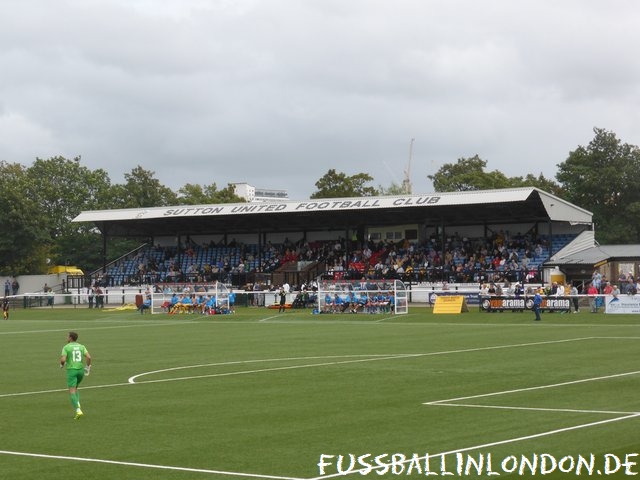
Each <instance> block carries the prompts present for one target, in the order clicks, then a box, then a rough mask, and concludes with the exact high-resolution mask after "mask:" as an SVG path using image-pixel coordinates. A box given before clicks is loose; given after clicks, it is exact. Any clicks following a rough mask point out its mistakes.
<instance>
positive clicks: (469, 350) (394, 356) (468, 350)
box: [128, 337, 591, 401]
mask: <svg viewBox="0 0 640 480" xmlns="http://www.w3.org/2000/svg"><path fill="white" fill-rule="evenodd" d="M589 339H591V337H584V338H570V339H564V340H549V341H544V342H531V343H517V344H510V345H494V346H491V347H477V348H465V349H462V350H445V351H441V352H429V353H407V354H389V355H388V356H382V357H379V358H366V359H360V360H348V361H344V362H323V363H314V364H308V365H292V366H285V367H277V368H264V369H255V370H244V371H240V372H227V373H215V374H210V375H194V376H189V377H179V378H167V379H158V380H147V381H144V382H140V383H139V384H142V383H160V382H174V381H176V380H192V379H196V378H214V377H226V376H231V375H245V374H250V373H260V372H271V371H278V370H293V369H297V368H311V367H323V366H330V365H344V364H349V363H362V362H369V361H376V360H394V359H399V358H417V357H430V356H436V355H449V354H453V353H473V352H481V351H487V350H499V349H503V348H517V347H529V346H537V345H549V344H554V343H567V342H574V341H581V340H589ZM319 358H327V357H319ZM198 366H199V365H196V366H194V367H198ZM180 368H182V369H184V368H189V367H175V369H180ZM167 370H170V369H167ZM148 373H155V372H145V373H142V374H138V375H134V376H133V377H130V378H129V380H128V382H129V383H134V382H132V379H134V380H135V378H137V377H139V376H140V375H145V374H148ZM444 401H446V400H444Z"/></svg>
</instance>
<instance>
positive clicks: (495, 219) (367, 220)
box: [73, 187, 592, 237]
mask: <svg viewBox="0 0 640 480" xmlns="http://www.w3.org/2000/svg"><path fill="white" fill-rule="evenodd" d="M73 221H74V222H91V223H93V224H95V225H96V227H97V228H98V229H99V230H100V231H101V232H102V233H103V234H106V235H109V236H148V237H153V236H162V235H198V234H214V233H215V234H220V233H223V234H240V233H258V232H278V231H283V232H290V231H323V230H346V229H353V228H356V227H358V226H386V225H406V224H420V225H444V226H463V225H485V224H487V225H503V224H504V225H507V224H514V223H528V222H547V221H551V222H570V223H572V224H585V225H591V223H592V214H591V212H589V211H587V210H584V209H582V208H580V207H577V206H575V205H573V204H571V203H569V202H566V201H564V200H562V199H560V198H558V197H556V196H554V195H551V194H549V193H547V192H544V191H542V190H539V189H537V188H530V187H527V188H512V189H501V190H476V191H466V192H449V193H432V194H422V195H399V196H385V197H357V198H330V199H315V200H304V201H286V202H265V203H234V204H216V205H181V206H169V207H153V208H131V209H119V210H94V211H85V212H82V213H80V215H78V216H77V217H76V218H75V219H74V220H73Z"/></svg>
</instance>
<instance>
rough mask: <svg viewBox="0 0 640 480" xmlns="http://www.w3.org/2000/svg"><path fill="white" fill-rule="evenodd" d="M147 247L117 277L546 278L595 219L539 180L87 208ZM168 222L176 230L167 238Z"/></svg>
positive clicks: (110, 279)
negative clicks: (549, 266)
mask: <svg viewBox="0 0 640 480" xmlns="http://www.w3.org/2000/svg"><path fill="white" fill-rule="evenodd" d="M74 221H76V222H92V223H93V224H94V225H95V226H96V227H97V228H98V229H99V230H100V231H101V232H102V233H103V235H105V236H106V235H111V236H127V237H139V238H141V239H143V240H144V241H145V242H146V243H145V246H144V247H142V248H140V249H138V250H137V251H135V252H132V253H130V254H129V255H127V256H126V257H125V258H122V259H118V260H117V261H113V262H111V263H107V261H106V257H105V264H104V268H103V269H102V270H101V272H99V274H98V275H97V278H99V279H100V280H103V281H105V282H106V283H107V285H126V284H144V283H146V284H150V283H188V282H192V283H193V282H208V281H221V282H223V283H225V284H227V285H229V286H233V287H237V288H238V287H239V288H241V287H243V286H245V285H247V284H253V283H256V282H263V283H265V284H272V285H273V284H281V283H283V282H287V283H291V284H296V285H300V284H302V283H309V282H311V281H313V280H315V279H318V278H334V279H343V278H344V279H359V278H362V277H367V278H377V279H381V278H384V279H400V280H403V281H405V282H450V283H457V282H464V283H468V282H484V281H494V280H502V281H519V280H521V281H527V280H534V279H535V280H536V281H540V280H541V279H542V277H543V270H544V268H545V262H546V261H547V260H548V259H549V258H550V257H551V256H552V255H553V254H555V253H557V252H558V251H560V250H561V249H563V248H565V247H567V246H568V245H570V244H571V243H572V242H573V241H574V240H575V239H576V238H577V237H578V236H579V235H580V234H582V233H584V232H588V231H590V230H591V229H592V223H591V214H590V212H587V211H585V210H583V209H580V208H579V207H576V206H574V205H571V204H569V203H568V202H564V201H563V200H561V199H559V198H557V197H555V196H553V195H550V194H548V193H546V192H543V191H541V190H538V189H536V188H519V189H504V190H491V191H480V192H478V191H474V192H455V193H439V194H433V195H408V196H396V197H371V198H345V199H328V200H317V201H316V200H314V201H304V202H293V201H287V202H274V203H272V204H270V203H265V204H259V205H255V204H224V205H202V206H189V207H184V206H183V207H158V208H146V209H125V210H107V211H92V212H82V213H81V214H80V215H78V217H77V218H76V219H75V220H74ZM167 232H175V235H174V234H172V235H171V236H167Z"/></svg>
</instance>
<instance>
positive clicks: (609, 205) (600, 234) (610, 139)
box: [556, 128, 640, 244]
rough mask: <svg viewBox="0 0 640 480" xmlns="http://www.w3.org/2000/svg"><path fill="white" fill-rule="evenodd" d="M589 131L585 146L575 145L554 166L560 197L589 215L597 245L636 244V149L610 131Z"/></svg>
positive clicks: (639, 174)
mask: <svg viewBox="0 0 640 480" xmlns="http://www.w3.org/2000/svg"><path fill="white" fill-rule="evenodd" d="M593 131H594V134H595V136H594V138H593V140H591V142H589V145H587V146H586V147H584V146H578V148H576V149H575V150H574V151H572V152H570V153H569V156H568V157H567V159H566V160H565V161H564V162H563V163H561V164H559V165H558V173H557V174H556V178H557V179H558V181H559V182H560V183H561V184H562V186H563V189H564V192H565V195H564V198H565V199H566V200H568V201H570V202H572V203H575V204H576V205H579V206H581V207H582V208H585V209H587V210H590V211H591V212H592V213H593V221H594V223H595V225H596V229H595V231H596V240H598V241H599V242H601V243H618V244H620V243H639V242H640V225H639V224H638V214H639V213H640V189H638V178H640V150H639V149H638V147H637V146H635V145H629V144H627V143H622V142H621V141H620V140H619V139H618V138H617V137H616V135H615V133H613V132H608V131H606V130H604V129H602V128H594V130H593Z"/></svg>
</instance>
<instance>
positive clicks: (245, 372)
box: [128, 354, 421, 385]
mask: <svg viewBox="0 0 640 480" xmlns="http://www.w3.org/2000/svg"><path fill="white" fill-rule="evenodd" d="M418 356H421V354H406V355H391V356H387V357H375V358H360V359H357V360H343V361H341V362H322V363H309V364H304V365H287V366H284V367H273V368H257V369H254V370H241V371H238V372H225V373H212V374H209V375H192V376H189V377H177V378H161V379H158V380H145V381H142V382H137V383H136V382H135V381H132V380H135V378H136V376H139V375H136V376H133V377H131V378H129V380H128V382H129V384H133V385H143V384H146V383H165V382H176V381H180V380H195V379H198V378H217V377H231V376H233V375H249V374H252V373H262V372H277V371H284V370H296V369H300V368H314V367H328V366H332V365H347V364H350V363H364V362H375V361H378V360H395V359H402V358H412V357H418Z"/></svg>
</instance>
